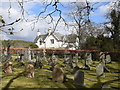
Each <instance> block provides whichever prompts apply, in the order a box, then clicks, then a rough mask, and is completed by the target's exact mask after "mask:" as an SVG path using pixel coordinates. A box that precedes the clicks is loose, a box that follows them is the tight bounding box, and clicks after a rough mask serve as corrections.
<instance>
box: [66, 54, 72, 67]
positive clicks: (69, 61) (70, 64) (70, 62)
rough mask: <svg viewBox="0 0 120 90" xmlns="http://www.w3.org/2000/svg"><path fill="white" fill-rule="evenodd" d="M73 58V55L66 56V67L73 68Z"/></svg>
mask: <svg viewBox="0 0 120 90" xmlns="http://www.w3.org/2000/svg"><path fill="white" fill-rule="evenodd" d="M72 60H73V58H72V55H68V57H67V58H66V68H73V64H72V62H73V61H72Z"/></svg>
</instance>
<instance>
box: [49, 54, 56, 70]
mask: <svg viewBox="0 0 120 90" xmlns="http://www.w3.org/2000/svg"><path fill="white" fill-rule="evenodd" d="M49 63H50V66H51V67H50V70H53V69H54V67H55V65H56V63H57V57H56V56H55V55H54V54H52V58H50V59H49Z"/></svg>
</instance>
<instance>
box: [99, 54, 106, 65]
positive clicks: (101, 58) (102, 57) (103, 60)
mask: <svg viewBox="0 0 120 90" xmlns="http://www.w3.org/2000/svg"><path fill="white" fill-rule="evenodd" d="M99 59H100V61H101V62H103V63H104V64H105V54H104V53H103V52H100V55H99Z"/></svg>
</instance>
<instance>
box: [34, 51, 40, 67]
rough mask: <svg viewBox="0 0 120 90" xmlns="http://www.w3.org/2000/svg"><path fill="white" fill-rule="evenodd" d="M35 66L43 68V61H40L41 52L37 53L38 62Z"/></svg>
mask: <svg viewBox="0 0 120 90" xmlns="http://www.w3.org/2000/svg"><path fill="white" fill-rule="evenodd" d="M34 67H35V68H42V63H41V61H40V52H39V53H36V62H35V64H34Z"/></svg>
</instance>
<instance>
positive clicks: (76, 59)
mask: <svg viewBox="0 0 120 90" xmlns="http://www.w3.org/2000/svg"><path fill="white" fill-rule="evenodd" d="M78 58H79V55H78V53H76V54H75V65H76V66H78Z"/></svg>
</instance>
